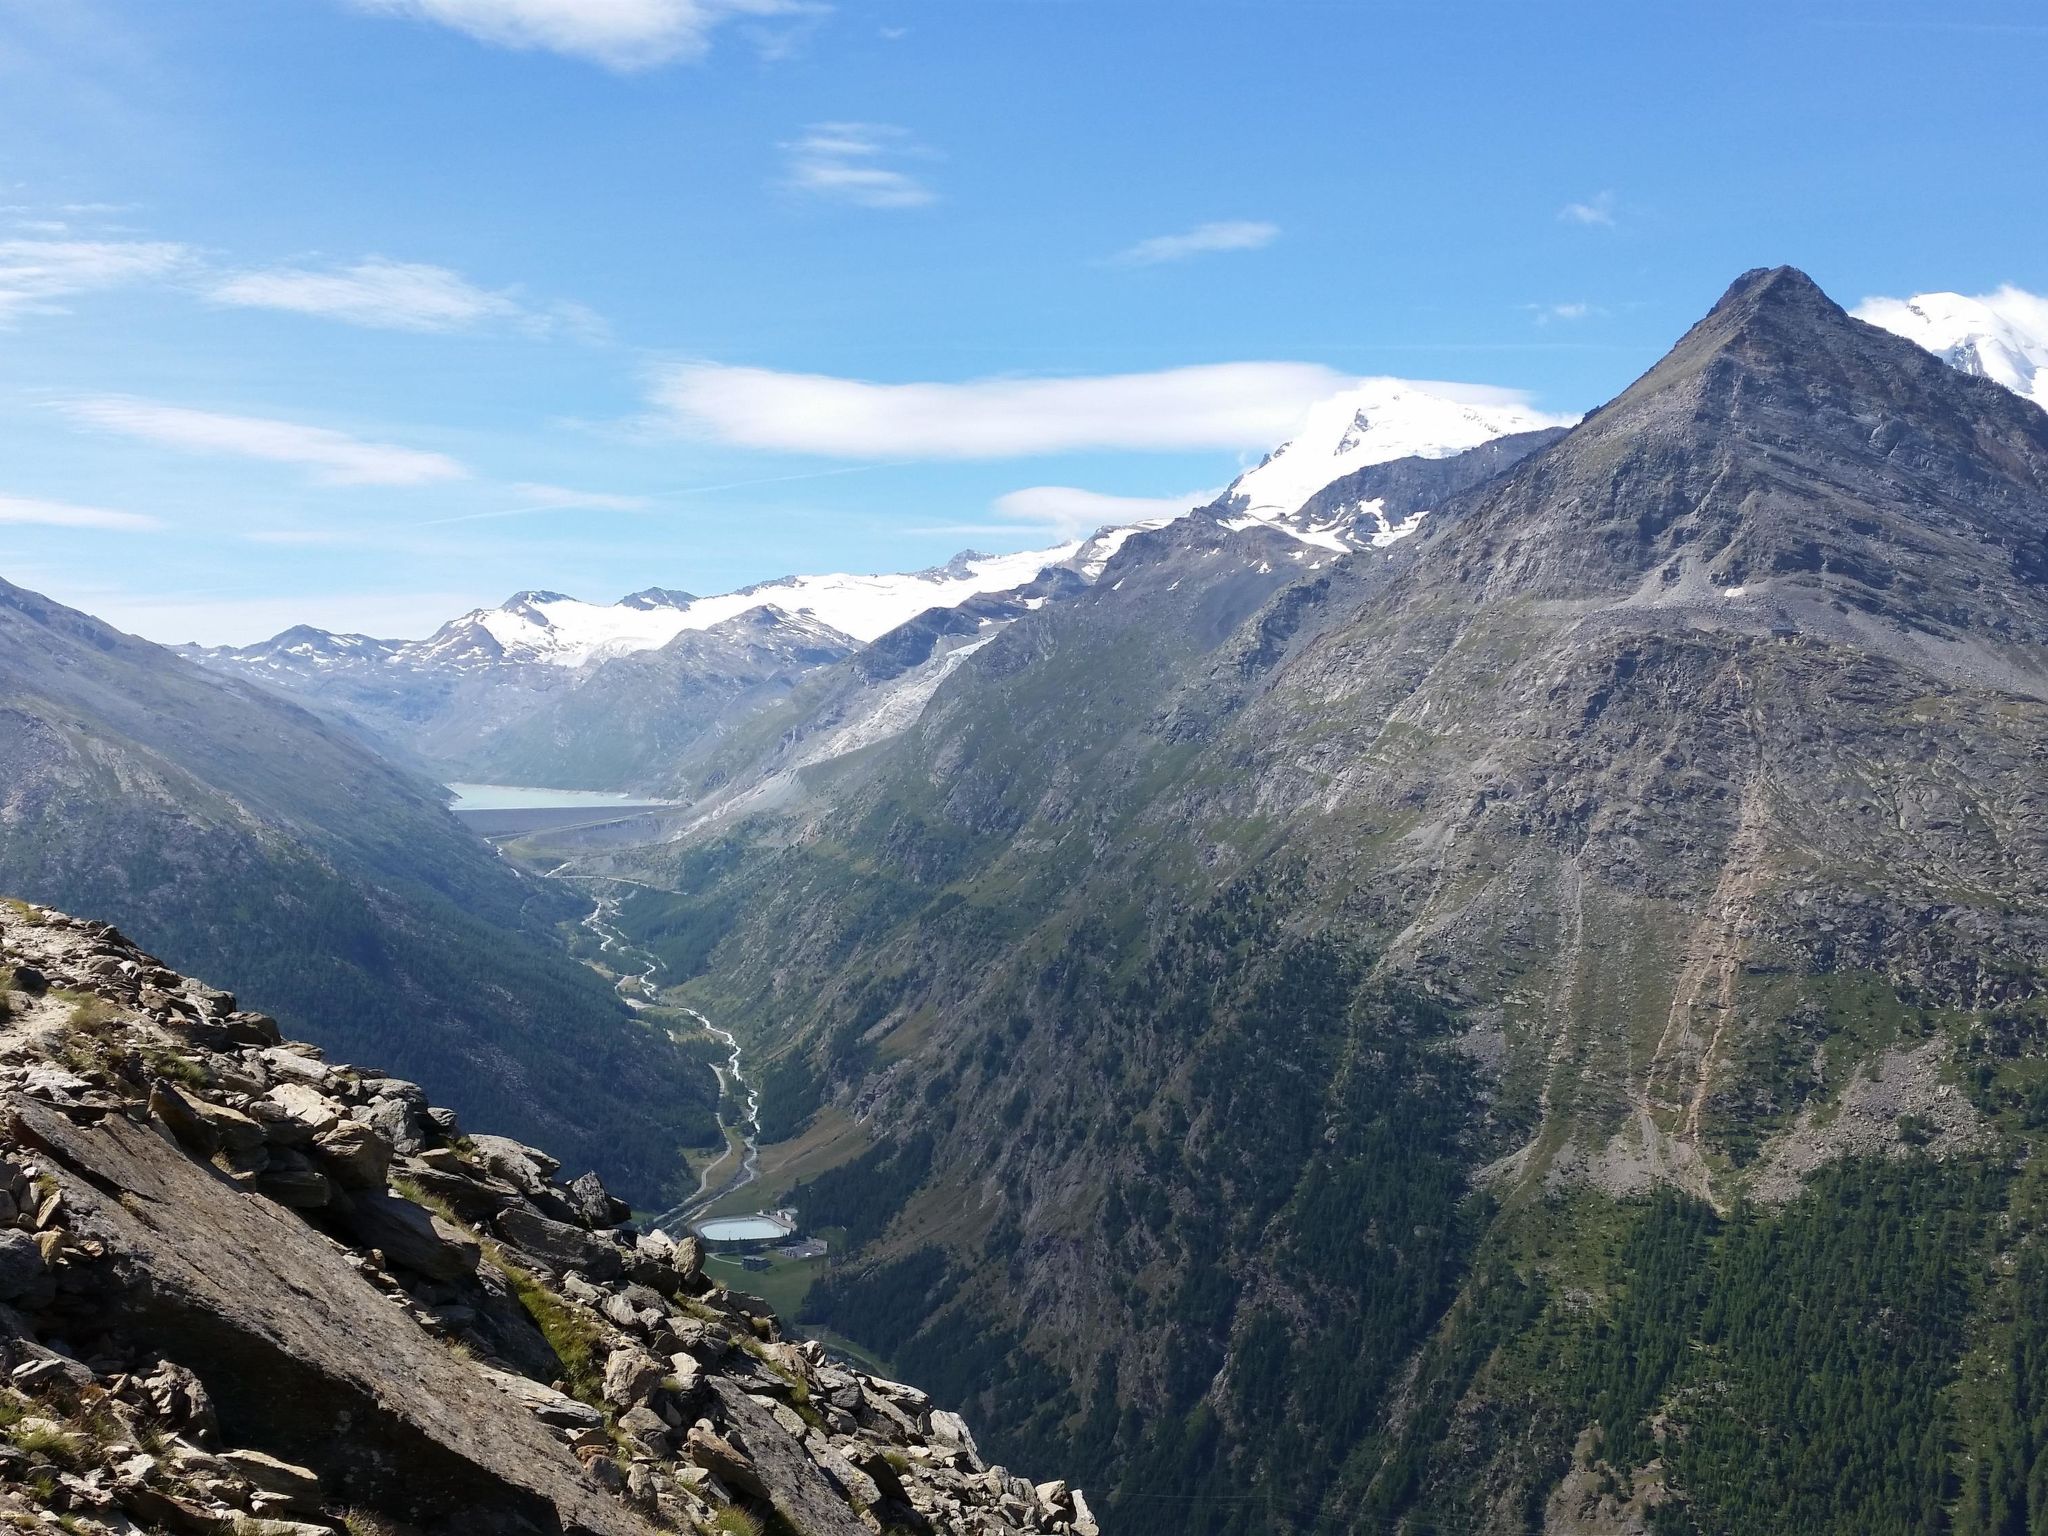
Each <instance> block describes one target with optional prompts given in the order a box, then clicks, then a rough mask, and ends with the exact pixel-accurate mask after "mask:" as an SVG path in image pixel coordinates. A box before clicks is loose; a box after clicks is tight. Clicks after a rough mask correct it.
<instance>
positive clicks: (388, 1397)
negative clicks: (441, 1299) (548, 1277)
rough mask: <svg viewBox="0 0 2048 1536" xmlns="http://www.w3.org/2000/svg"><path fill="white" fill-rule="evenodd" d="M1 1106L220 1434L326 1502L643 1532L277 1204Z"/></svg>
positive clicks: (105, 1132) (45, 1111)
mask: <svg viewBox="0 0 2048 1536" xmlns="http://www.w3.org/2000/svg"><path fill="white" fill-rule="evenodd" d="M5 1113H6V1114H7V1116H8V1126H9V1129H10V1131H11V1132H12V1134H13V1135H14V1136H15V1137H16V1138H17V1139H18V1140H19V1141H20V1142H22V1143H24V1144H25V1145H27V1146H29V1147H33V1148H35V1149H37V1150H38V1151H40V1152H42V1153H44V1154H45V1155H46V1156H47V1157H48V1158H49V1159H50V1161H51V1163H52V1164H53V1165H54V1166H55V1167H56V1168H57V1169H60V1170H62V1171H63V1172H64V1173H68V1174H70V1175H72V1177H71V1178H68V1179H66V1180H65V1188H66V1191H67V1195H68V1197H69V1199H70V1203H71V1205H72V1228H71V1230H72V1231H73V1232H74V1233H75V1234H77V1236H78V1237H79V1238H80V1239H81V1240H82V1241H91V1242H98V1243H100V1244H102V1245H103V1246H104V1247H105V1248H106V1249H107V1250H108V1252H109V1253H110V1254H111V1255H113V1256H114V1257H113V1258H112V1259H111V1262H110V1264H109V1272H108V1273H107V1274H105V1275H103V1276H96V1277H95V1278H96V1279H98V1280H100V1281H101V1282H102V1284H103V1286H104V1289H103V1290H102V1291H101V1294H100V1304H101V1306H102V1307H103V1308H104V1310H105V1315H106V1316H107V1318H108V1319H109V1320H110V1321H112V1322H115V1323H118V1324H119V1325H120V1326H122V1327H124V1328H127V1329H130V1330H132V1331H135V1332H138V1333H141V1334H143V1335H145V1336H146V1337H148V1338H149V1339H150V1340H151V1341H152V1342H153V1343H154V1344H155V1346H156V1347H157V1348H158V1349H160V1350H162V1351H163V1352H164V1353H166V1354H168V1355H170V1356H172V1357H173V1358H176V1359H181V1360H190V1361H194V1362H199V1363H203V1366H204V1369H205V1376H204V1379H205V1380H206V1381H207V1384H208V1391H209V1393H210V1394H211V1396H212V1399H213V1402H214V1406H215V1410H216V1412H217V1414H218V1416H219V1421H220V1428H221V1434H222V1435H223V1436H224V1437H225V1438H227V1439H229V1440H231V1441H235V1442H237V1443H240V1444H244V1445H254V1446H258V1447H262V1448H265V1449H266V1450H268V1451H271V1452H273V1453H275V1454H277V1455H279V1456H281V1457H283V1458H284V1459H286V1460H288V1461H291V1462H294V1463H298V1464H303V1465H306V1466H310V1467H313V1468H314V1469H315V1470H316V1471H317V1472H318V1473H319V1474H320V1476H321V1480H322V1482H323V1484H324V1485H325V1486H326V1487H327V1488H329V1489H330V1490H331V1491H332V1492H333V1493H334V1494H335V1495H336V1496H337V1497H339V1498H340V1499H341V1500H342V1501H343V1502H348V1503H361V1504H364V1505H367V1506H370V1507H373V1508H379V1509H392V1510H397V1511H403V1512H404V1517H405V1518H407V1519H409V1520H412V1521H414V1522H415V1523H436V1522H440V1521H445V1520H447V1519H449V1518H450V1517H452V1516H455V1515H457V1514H459V1513H460V1512H461V1511H462V1510H463V1509H465V1508H467V1507H470V1506H473V1505H476V1504H478V1503H486V1502H494V1503H496V1504H498V1505H499V1506H500V1507H502V1508H505V1509H507V1510H509V1511H514V1512H517V1513H518V1514H519V1515H520V1516H521V1518H523V1519H525V1520H527V1521H529V1522H532V1523H537V1524H543V1525H544V1526H545V1525H547V1524H558V1525H560V1526H561V1527H563V1528H565V1529H569V1530H579V1531H590V1532H595V1533H612V1532H617V1533H621V1536H626V1533H635V1532H640V1531H643V1530H645V1529H646V1526H645V1524H644V1522H642V1521H641V1520H640V1519H639V1518H638V1517H637V1516H635V1515H634V1514H633V1513H632V1512H630V1511H628V1510H625V1509H622V1508H620V1507H618V1506H617V1505H615V1504H613V1503H612V1502H611V1501H609V1500H606V1499H603V1498H601V1497H599V1496H598V1495H597V1493H596V1492H595V1491H594V1490H592V1489H590V1488H589V1487H588V1486H587V1485H586V1484H585V1482H584V1480H583V1479H582V1477H581V1475H580V1469H579V1468H578V1466H577V1464H576V1461H575V1458H574V1457H573V1456H570V1455H569V1454H568V1453H567V1452H566V1451H565V1450H564V1448H563V1447H562V1446H561V1445H560V1444H558V1443H556V1442H555V1441H554V1439H553V1438H552V1437H551V1436H550V1435H549V1434H548V1433H547V1431H546V1430H545V1428H543V1427H542V1426H541V1425H540V1424H539V1423H538V1421H536V1420H533V1419H531V1418H528V1417H526V1416H524V1415H519V1414H512V1413H507V1412H506V1411H505V1410H506V1405H505V1400H504V1398H503V1396H502V1395H500V1394H499V1393H498V1392H497V1391H495V1390H494V1389H493V1388H492V1387H491V1385H490V1384H489V1383H488V1382H486V1381H484V1380H483V1379H482V1378H481V1377H479V1376H478V1375H477V1373H476V1372H475V1371H474V1370H473V1369H470V1368H469V1367H468V1365H467V1363H466V1362H464V1361H462V1360H461V1359H460V1358H459V1357H458V1356H456V1355H454V1354H452V1353H451V1352H450V1351H449V1350H448V1349H447V1347H446V1346H445V1345H443V1344H441V1343H440V1342H439V1341H437V1340H435V1339H434V1338H433V1337H431V1336H430V1335H428V1334H426V1333H424V1332H422V1331H421V1330H420V1329H419V1328H417V1327H416V1326H414V1325H413V1324H412V1323H411V1322H410V1321H409V1320H408V1319H406V1318H405V1317H404V1316H403V1314H401V1313H398V1312H397V1311H396V1309H394V1308H393V1307H392V1306H391V1305H390V1303H389V1302H388V1301H387V1300H385V1298H384V1297H383V1296H381V1295H380V1294H378V1292H377V1291H376V1290H375V1289H374V1288H373V1287H372V1286H370V1285H369V1284H367V1283H366V1282H365V1281H364V1279H363V1277H362V1276H361V1275H360V1274H359V1273H358V1272H357V1271H356V1270H354V1269H353V1268H351V1267H350V1266H349V1265H348V1264H347V1263H345V1262H344V1260H343V1258H342V1256H341V1254H340V1253H339V1252H338V1251H337V1250H336V1249H335V1247H334V1245H333V1244H332V1243H330V1242H328V1241H327V1240H326V1239H324V1238H323V1237H322V1236H321V1235H320V1234H319V1233H317V1232H315V1231H313V1230H312V1229H311V1228H309V1227H308V1226H307V1225H306V1224H305V1223H304V1222H303V1221H301V1220H300V1219H299V1218H298V1217H296V1216H294V1215H293V1214H291V1213H290V1212H289V1211H287V1210H285V1209H283V1208H281V1207H279V1206H277V1205H274V1204H272V1203H271V1202H270V1201H268V1200H264V1199H261V1198H251V1197H249V1196H245V1195H243V1194H242V1193H240V1192H239V1191H237V1190H236V1189H234V1187H233V1186H232V1185H230V1184H228V1183H227V1182H226V1181H225V1180H223V1179H222V1178H221V1177H220V1176H219V1175H218V1174H217V1173H215V1172H214V1171H213V1170H212V1169H210V1168H207V1167H206V1166H205V1165H203V1164H199V1163H195V1162H194V1161H192V1159H190V1158H188V1157H187V1156H185V1154H184V1153H183V1152H182V1151H181V1150H180V1149H179V1148H178V1147H177V1146H176V1145H175V1144H173V1143H172V1142H171V1140H170V1139H169V1138H167V1137H165V1136H163V1135H161V1134H160V1133H158V1132H155V1131H152V1130H150V1129H148V1128H146V1127H143V1126H137V1125H135V1124H133V1123H132V1122H130V1121H129V1120H128V1119H126V1118H125V1117H123V1116H120V1115H112V1116H109V1117H107V1118H106V1119H104V1120H102V1121H101V1122H100V1123H99V1124H97V1125H92V1126H80V1125H74V1124H73V1123H72V1122H71V1121H70V1120H69V1119H68V1118H67V1117H66V1116H64V1115H62V1114H61V1113H59V1112H57V1111H56V1110H54V1109H51V1108H49V1107H47V1106H43V1105H38V1104H35V1103H33V1102H32V1101H29V1100H26V1099H10V1100H8V1101H7V1103H6V1106H5ZM173 1214H174V1215H175V1221H176V1224H175V1225H167V1224H165V1222H164V1218H166V1217H168V1216H172V1215H173ZM148 1216H155V1217H156V1218H157V1220H156V1221H154V1222H152V1221H150V1220H147V1219H145V1218H146V1217H148Z"/></svg>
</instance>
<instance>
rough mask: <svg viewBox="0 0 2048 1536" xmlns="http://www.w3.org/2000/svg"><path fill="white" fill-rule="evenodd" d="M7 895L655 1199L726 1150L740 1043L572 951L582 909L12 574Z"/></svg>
mask: <svg viewBox="0 0 2048 1536" xmlns="http://www.w3.org/2000/svg"><path fill="white" fill-rule="evenodd" d="M0 889H5V890H7V891H9V892H12V893H15V894H18V895H20V896H22V897H25V898H28V899H30V900H35V901H42V902H51V903H69V904H72V905H75V906H78V907H81V908H89V909H91V910H95V911H98V912H101V913H104V914H106V915H107V916H108V917H110V918H113V919H115V920H117V921H119V922H120V923H122V924H124V925H126V927H127V928H128V929H129V930H130V931H132V932H134V933H135V934H137V935H139V936H141V937H143V938H144V939H145V941H146V942H147V943H148V944H149V945H151V946H152V948H153V949H155V950H156V951H157V952H158V953H161V954H163V955H165V956H167V957H170V958H172V959H173V960H175V961H176V963H178V964H182V965H189V966H192V967H194V968H195V969H197V968H204V969H205V970H206V971H207V973H208V974H210V975H211V976H213V977H215V978H217V979H218V980H220V981H223V982H225V983H227V984H228V985H230V986H232V987H234V988H235V989H236V990H237V991H238V992H240V993H242V994H243V995H244V996H246V997H248V998H249V999H250V1000H251V1001H252V1002H253V1003H254V1004H256V1005H257V1006H259V1007H262V1008H264V1009H266V1010H268V1011H270V1012H273V1013H275V1014H277V1015H278V1016H279V1017H281V1018H283V1019H285V1020H286V1021H288V1022H289V1024H290V1025H291V1027H292V1028H293V1029H295V1030H299V1031H302V1032H303V1033H305V1034H306V1035H307V1036H309V1037H311V1038H312V1039H314V1040H315V1041H317V1042H319V1043H321V1044H323V1045H326V1046H329V1047H331V1048H333V1049H335V1050H337V1051H346V1052H348V1053H350V1054H353V1055H372V1054H374V1055H376V1056H378V1057H380V1058H381V1059H383V1060H384V1061H387V1062H389V1063H391V1065H392V1066H393V1068H394V1069H395V1070H397V1071H400V1072H403V1073H405V1074H406V1075H407V1076H409V1077H410V1078H412V1079H413V1080H415V1081H419V1082H422V1083H426V1084H430V1085H432V1087H433V1088H434V1091H435V1092H436V1093H437V1094H439V1095H441V1096H442V1097H444V1098H445V1099H446V1100H447V1101H448V1102H450V1103H451V1104H453V1105H455V1106H456V1107H457V1108H459V1109H461V1110H462V1111H463V1112H464V1113H468V1114H477V1115H489V1116H490V1117H491V1118H492V1119H494V1120H495V1121H496V1123H498V1124H500V1125H502V1126H504V1127H505V1128H506V1129H508V1130H513V1131H517V1132H518V1133H519V1134H521V1135H529V1136H534V1137H542V1136H544V1137H545V1138H546V1139H548V1140H550V1141H552V1142H553V1143H554V1144H555V1145H557V1146H560V1147H562V1148H563V1149H564V1151H565V1152H567V1153H568V1154H569V1155H571V1156H574V1157H576V1158H578V1159H579V1160H581V1161H584V1162H587V1163H589V1164H591V1165H593V1166H595V1167H597V1168H599V1169H601V1170H602V1171H603V1172H604V1174H605V1175H606V1177H608V1178H610V1179H611V1180H612V1181H613V1182H614V1183H615V1184H616V1185H617V1186H618V1187H620V1188H621V1189H624V1190H626V1191H628V1192H629V1193H631V1194H632V1195H633V1196H634V1197H635V1198H637V1199H641V1200H644V1201H647V1202H649V1203H652V1202H654V1201H656V1200H658V1199H659V1198H660V1196H661V1194H662V1193H663V1192H664V1191H665V1190H666V1188H667V1187H668V1185H669V1183H670V1181H671V1180H673V1179H674V1178H676V1177H677V1176H678V1173H679V1171H680V1154H681V1151H682V1149H683V1148H684V1147H685V1146H689V1145H697V1144H700V1143H703V1142H715V1141H716V1140H717V1139H718V1130H717V1126H716V1123H715V1118H714V1106H715V1104H716V1100H717V1092H718V1090H717V1084H716V1081H715V1079H714V1078H713V1076H712V1074H711V1072H710V1070H709V1067H708V1066H707V1062H708V1061H709V1060H710V1059H711V1056H712V1055H713V1054H714V1053H715V1049H716V1048H715V1045H714V1044H713V1042H711V1041H710V1040H709V1039H708V1038H706V1039H704V1040H701V1041H695V1042H693V1043H692V1044H691V1045H689V1046H685V1045H681V1044H678V1043H676V1042H675V1041H673V1040H671V1039H670V1038H669V1037H668V1036H667V1035H665V1034H662V1033H660V1032H658V1031H656V1030H654V1029H652V1028H650V1027H648V1026H647V1025H644V1024H642V1023H640V1022H638V1021H636V1020H635V1019H634V1018H633V1017H632V1016H631V1015H630V1014H629V1013H628V1011H627V1010H626V1008H625V1007H624V1005H623V1004H622V1003H621V1002H620V1001H619V999H618V998H617V996H616V995H615V994H614V993H613V992H612V990H611V988H610V986H609V984H608V983H607V982H606V981H605V980H604V979H602V978H601V977H600V976H598V975H597V974H596V973H595V972H594V971H592V970H591V969H590V968H589V967H587V966H585V965H583V964H581V963H579V962H578V961H577V960H575V959H574V958H572V957H571V955H570V953H569V951H568V948H567V946H566V945H565V944H564V943H563V941H562V939H561V938H560V936H559V935H558V933H557V928H558V925H561V924H564V923H568V922H572V921H574V920H578V919H580V918H581V917H582V916H583V915H584V914H585V913H586V912H587V911H588V910H589V906H588V903H587V902H586V901H585V900H584V899H583V897H582V896H581V895H580V893H578V892H576V891H575V890H574V889H573V888H572V887H568V886H566V885H550V884H544V883H539V882H535V881H533V880H531V879H528V878H526V877H523V876H522V875H520V874H519V873H518V872H517V871H516V870H514V869H512V868H511V867H510V866H508V865H507V864H505V863H504V862H503V861H502V860H500V859H499V858H497V857H496V856H495V855H494V854H493V853H492V852H491V850H490V848H489V847H488V846H487V845H485V844H484V843H483V842H481V841H480V840H479V839H478V838H476V837H475V836H474V835H473V834H472V833H470V832H469V831H468V830H467V829H466V828H464V827H463V826H461V825H460V823H458V822H457V820H456V819H455V818H454V817H453V816H452V815H450V814H449V812H448V811H447V809H446V808H445V806H444V805H443V804H442V801H441V797H440V792H439V790H438V789H437V787H436V786H434V785H433V784H431V783H429V782H427V781H425V780H421V779H417V778H415V777H413V776H412V775H411V774H410V773H407V772H405V771H404V770H402V769H400V768H396V767H394V766H392V765H390V764H389V763H387V762H385V761H384V760H382V759H380V758H378V757H376V756H374V755H373V754H372V753H370V752H369V751H367V750H365V749H364V748H363V747H362V746H361V745H359V744H358V743H357V742H356V741H355V740H354V739H353V738H352V737H350V736H348V735H346V734H344V733H343V732H342V731H340V730H338V729H336V728H335V727H333V726H331V725H329V724H327V723H325V722H324V721H322V720H321V719H319V718H317V717H316V716H314V715H312V714H310V713H308V712H307V711H306V710H305V709H303V708H301V707H300V706H298V705H296V704H293V703H291V702H289V701H287V700H285V699H283V698H281V697H279V696H278V695H276V694H275V693H273V692H271V691H270V690H267V689H264V688H261V687H258V686H255V685H253V684H250V683H247V682H243V681H240V680H238V679H235V678H232V677H224V676H220V675H218V674H215V673H211V672H207V671H205V670H202V669H201V668H199V667H197V666H194V665H193V664H192V663H190V662H189V661H186V660H183V659H181V658H180V657H178V656H177V655H175V654H174V653H172V652H170V651H168V650H165V649H163V648H162V647H159V646H155V645H151V644H149V643H148V642H146V641H142V640H137V639H135V638H133V637H131V636H128V635H124V634H121V633H120V632H118V631H116V630H114V629H112V628H110V627H109V626H107V625H105V624H102V623H101V622H99V621H98V620H96V619H92V618H88V617H87V616H86V615H84V614H81V613H77V612H74V611H72V610H71V609H68V608H65V607H63V606H61V605H59V604H57V603H54V602H51V601H49V600H48V599H46V598H42V597H39V596H37V595H36V594H34V593H32V592H26V591H23V590H22V589H21V588H18V587H13V586H9V585H7V584H6V583H5V582H0ZM600 1108H601V1110H602V1113H601V1114H600V1113H599V1110H600Z"/></svg>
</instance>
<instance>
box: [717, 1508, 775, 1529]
mask: <svg viewBox="0 0 2048 1536" xmlns="http://www.w3.org/2000/svg"><path fill="white" fill-rule="evenodd" d="M711 1529H712V1530H714V1531H718V1532H720V1533H721V1536H761V1532H762V1531H763V1530H764V1529H765V1527H764V1526H763V1525H762V1524H761V1522H760V1521H759V1520H758V1519H756V1518H755V1517H754V1516H752V1515H750V1514H748V1513H747V1512H746V1511H745V1510H744V1509H739V1508H737V1507H735V1506H733V1505H730V1504H728V1505H727V1506H726V1507H725V1508H724V1509H721V1510H720V1511H719V1512H718V1513H717V1514H715V1515H713V1516H712V1517H711Z"/></svg>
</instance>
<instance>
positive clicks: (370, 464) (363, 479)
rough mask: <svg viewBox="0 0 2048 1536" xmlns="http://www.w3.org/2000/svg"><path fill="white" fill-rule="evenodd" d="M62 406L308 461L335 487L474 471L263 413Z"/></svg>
mask: <svg viewBox="0 0 2048 1536" xmlns="http://www.w3.org/2000/svg"><path fill="white" fill-rule="evenodd" d="M59 409H61V410H62V411H63V412H64V414H65V415H67V416H68V417H70V418H71V419H72V420H73V421H75V422H77V423H79V424H80V425H81V426H86V427H92V428H96V429H98V430H100V431H103V432H112V433H116V434H118V435H120V436H122V437H132V438H135V439H138V440H139V441H142V442H147V443H157V444H161V445H162V446H164V447H167V448H175V449H178V450H179V451H181V452H184V453H200V454H221V455H226V456H228V457H232V458H244V459H264V460H268V461H270V462H272V463H278V464H296V465H300V466H302V467H304V468H306V469H310V470H312V471H313V472H314V478H315V479H316V480H319V481H320V482H322V483H324V484H327V485H432V484H435V483H438V482H441V481H447V480H462V479H467V478H468V475H469V471H468V470H467V469H466V468H464V467H463V466H462V465H461V464H459V463H457V462H456V461H455V460H454V459H451V458H449V457H448V456H447V455H446V454H440V453H429V452H425V451H423V450H421V449H417V448H401V447H398V446H397V445H395V444H391V443H371V442H365V441H363V440H362V439H361V438H356V437H350V436H349V435H348V434H347V433H345V432H336V431H333V430H332V429H330V428H327V427H309V426H304V425H302V424H300V423H298V422H293V421H277V420H274V419H271V418H269V417H263V416H227V415H221V414H219V413H217V412H213V411H195V410H190V409H188V408H186V407H184V406H177V405H160V404H158V403H156V402H155V401H151V400H136V399H131V398H128V397H126V396H120V395H100V396H93V397H90V398H86V399H81V400H69V401H65V402H63V403H62V404H61V405H60V406H59Z"/></svg>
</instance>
